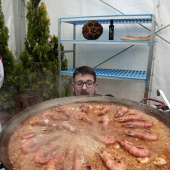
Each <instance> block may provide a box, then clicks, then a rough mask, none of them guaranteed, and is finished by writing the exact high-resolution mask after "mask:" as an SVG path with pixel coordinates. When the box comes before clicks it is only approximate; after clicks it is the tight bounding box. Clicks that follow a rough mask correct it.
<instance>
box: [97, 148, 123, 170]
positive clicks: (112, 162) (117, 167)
mask: <svg viewBox="0 0 170 170" xmlns="http://www.w3.org/2000/svg"><path fill="white" fill-rule="evenodd" d="M100 156H101V158H102V159H103V161H104V162H105V164H106V166H107V167H108V168H109V169H110V170H126V165H125V163H124V161H123V160H120V159H118V158H117V157H116V156H114V155H111V154H110V153H108V152H107V151H102V152H101V153H100Z"/></svg>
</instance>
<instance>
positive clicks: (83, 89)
mask: <svg viewBox="0 0 170 170" xmlns="http://www.w3.org/2000/svg"><path fill="white" fill-rule="evenodd" d="M72 89H73V92H74V94H75V95H76V96H82V95H89V96H93V95H94V94H95V92H96V90H97V83H94V78H93V76H92V75H90V74H84V75H82V74H81V73H80V74H77V75H76V77H75V81H74V82H73V83H72Z"/></svg>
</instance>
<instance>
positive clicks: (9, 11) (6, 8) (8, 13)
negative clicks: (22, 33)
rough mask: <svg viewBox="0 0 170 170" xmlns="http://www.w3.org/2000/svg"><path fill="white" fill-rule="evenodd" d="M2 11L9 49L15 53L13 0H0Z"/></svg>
mask: <svg viewBox="0 0 170 170" xmlns="http://www.w3.org/2000/svg"><path fill="white" fill-rule="evenodd" d="M1 3H2V11H3V14H4V16H5V25H6V26H7V27H8V30H9V36H10V38H9V42H8V45H9V49H10V50H11V51H12V53H13V54H15V51H16V42H15V29H14V15H13V1H11V0H1Z"/></svg>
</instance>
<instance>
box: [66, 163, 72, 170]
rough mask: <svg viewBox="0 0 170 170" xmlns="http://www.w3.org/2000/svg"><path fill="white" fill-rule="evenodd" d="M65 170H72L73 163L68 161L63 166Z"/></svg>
mask: <svg viewBox="0 0 170 170" xmlns="http://www.w3.org/2000/svg"><path fill="white" fill-rule="evenodd" d="M65 170H73V164H72V163H70V164H68V165H67V166H66V167H65Z"/></svg>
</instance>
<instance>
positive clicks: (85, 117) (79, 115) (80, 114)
mask: <svg viewBox="0 0 170 170" xmlns="http://www.w3.org/2000/svg"><path fill="white" fill-rule="evenodd" d="M75 118H76V119H78V120H84V121H85V122H87V123H89V124H92V121H91V120H90V118H89V116H88V115H87V114H86V113H84V112H76V113H75Z"/></svg>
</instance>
